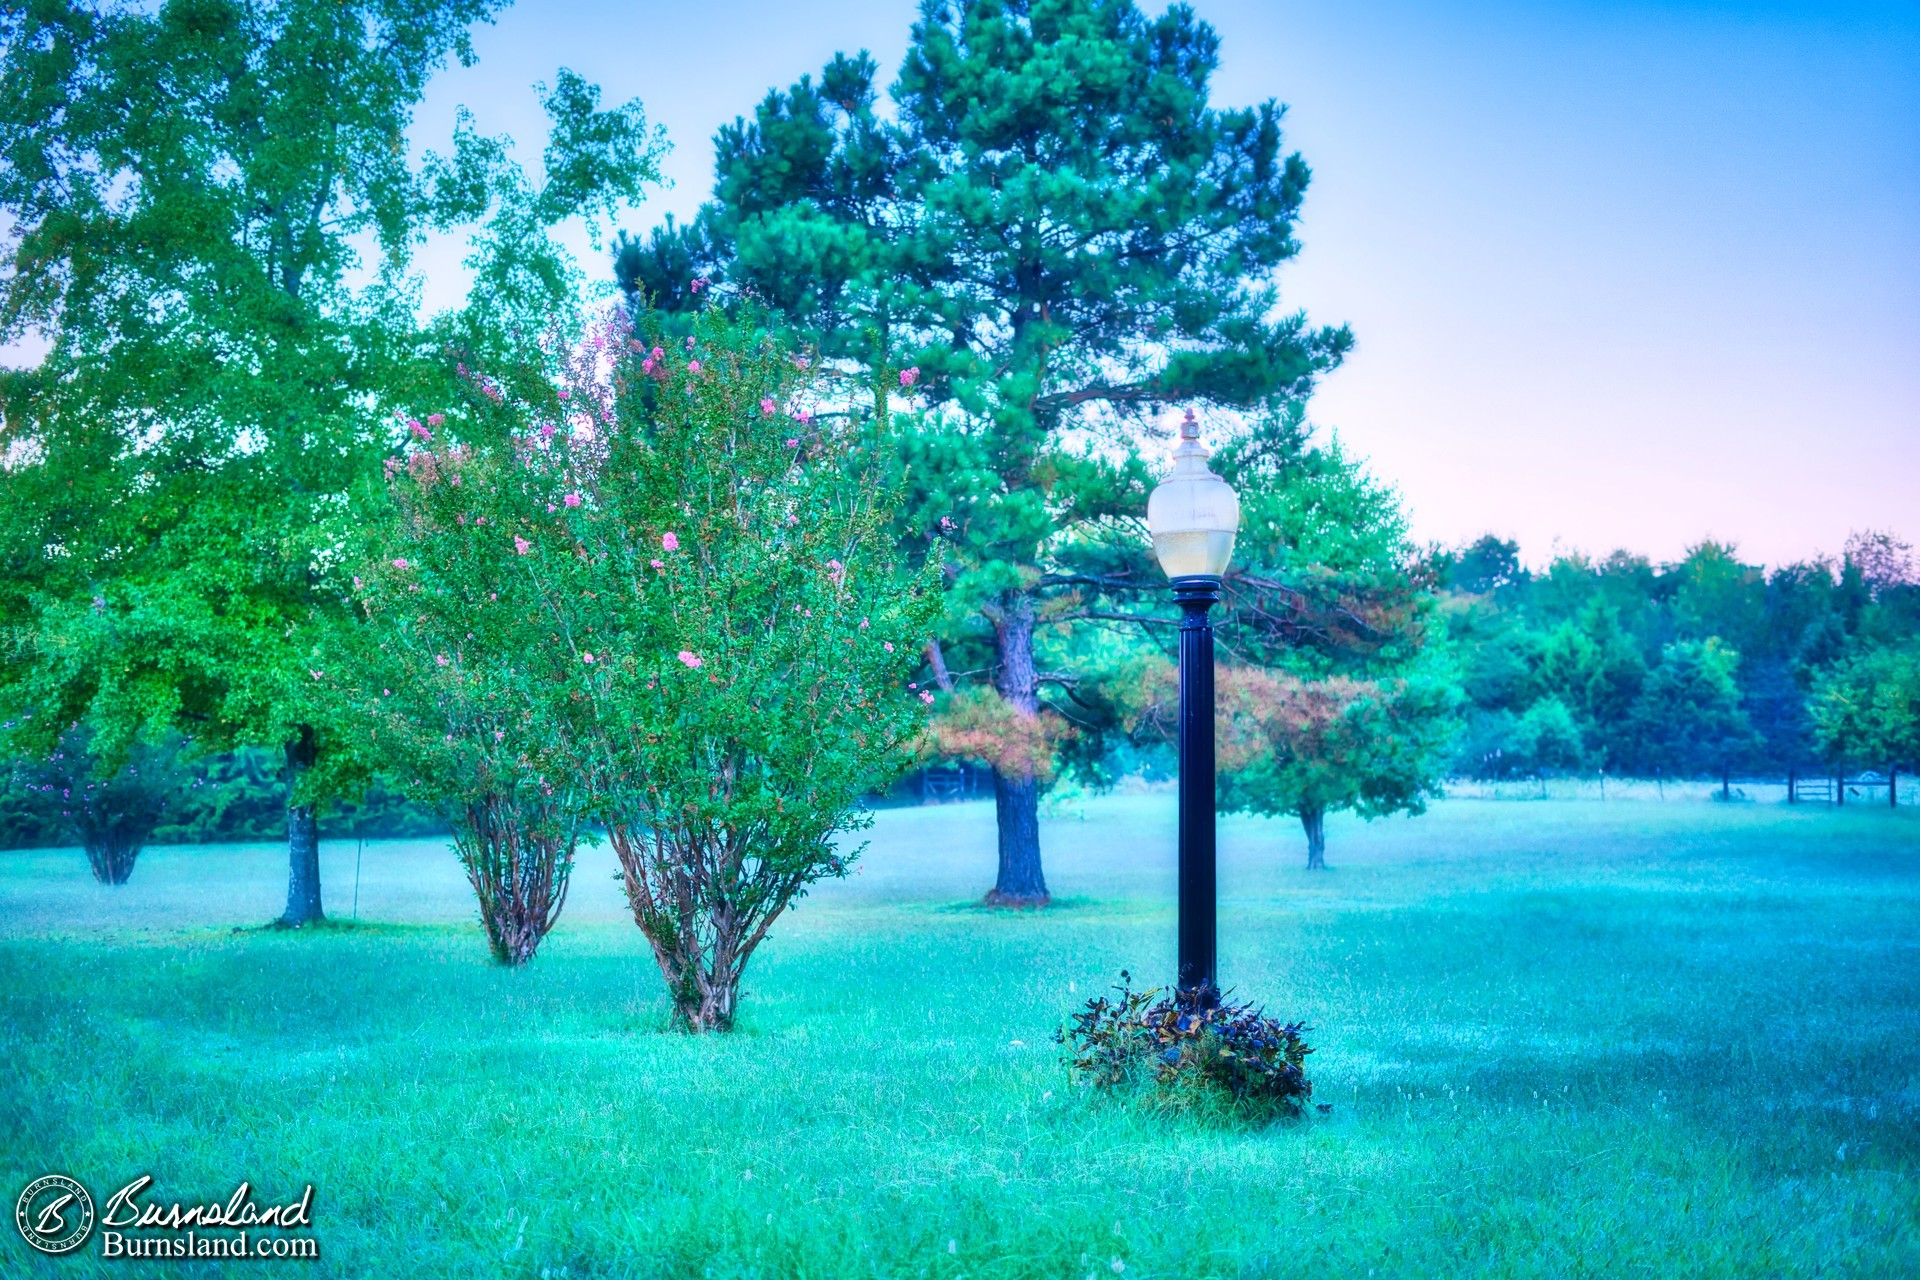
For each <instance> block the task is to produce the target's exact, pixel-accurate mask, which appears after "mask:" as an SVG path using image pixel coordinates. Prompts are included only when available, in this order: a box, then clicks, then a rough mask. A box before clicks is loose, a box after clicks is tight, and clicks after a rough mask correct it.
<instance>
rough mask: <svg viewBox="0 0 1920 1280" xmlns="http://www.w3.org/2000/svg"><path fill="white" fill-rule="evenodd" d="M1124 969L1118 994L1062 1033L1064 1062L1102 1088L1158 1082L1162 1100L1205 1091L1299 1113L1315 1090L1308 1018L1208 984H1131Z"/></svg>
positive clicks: (1262, 1112)
mask: <svg viewBox="0 0 1920 1280" xmlns="http://www.w3.org/2000/svg"><path fill="white" fill-rule="evenodd" d="M1132 986H1133V978H1132V975H1131V974H1129V973H1127V972H1126V971H1125V970H1122V971H1121V973H1120V983H1119V985H1118V986H1116V987H1115V988H1114V990H1115V992H1116V996H1115V998H1114V999H1112V1000H1109V999H1108V998H1107V997H1105V996H1095V997H1093V999H1091V1000H1089V1001H1087V1005H1086V1007H1085V1008H1084V1009H1082V1010H1080V1011H1079V1012H1078V1013H1076V1014H1074V1015H1073V1016H1072V1018H1071V1020H1070V1021H1069V1023H1068V1025H1067V1026H1065V1027H1063V1028H1062V1029H1061V1030H1060V1031H1059V1032H1058V1033H1057V1035H1056V1039H1058V1040H1059V1042H1060V1043H1062V1044H1064V1045H1065V1046H1066V1053H1067V1056H1066V1059H1065V1061H1066V1063H1067V1065H1068V1066H1069V1067H1071V1068H1072V1070H1073V1073H1074V1075H1075V1076H1076V1077H1077V1078H1078V1079H1080V1080H1081V1081H1083V1082H1085V1083H1087V1084H1089V1085H1092V1086H1093V1087H1095V1088H1098V1089H1115V1088H1119V1087H1121V1086H1126V1085H1135V1086H1137V1085H1141V1084H1146V1083H1149V1082H1151V1084H1152V1085H1153V1086H1154V1087H1155V1089H1156V1090H1157V1100H1158V1101H1160V1102H1162V1103H1165V1104H1170V1105H1175V1106H1190V1105H1192V1104H1194V1103H1195V1102H1198V1101H1200V1100H1202V1099H1204V1098H1206V1097H1207V1096H1208V1095H1210V1094H1211V1095H1216V1096H1218V1097H1220V1098H1224V1099H1225V1100H1226V1101H1227V1102H1229V1103H1231V1104H1233V1105H1235V1106H1237V1107H1239V1108H1241V1109H1243V1110H1244V1111H1246V1112H1248V1113H1250V1114H1253V1115H1258V1116H1272V1115H1276V1114H1285V1115H1294V1114H1298V1113H1299V1112H1300V1111H1301V1109H1302V1108H1304V1107H1305V1106H1306V1104H1307V1102H1308V1100H1309V1099H1311V1098H1312V1097H1313V1082H1312V1081H1310V1080H1308V1079H1307V1073H1306V1060H1307V1055H1308V1054H1310V1053H1312V1052H1313V1050H1312V1049H1310V1048H1308V1047H1307V1043H1306V1041H1305V1039H1303V1037H1304V1035H1305V1034H1306V1032H1307V1031H1308V1030H1309V1028H1308V1027H1306V1026H1305V1025H1304V1024H1302V1023H1298V1022H1292V1023H1282V1022H1278V1021H1276V1020H1274V1019H1272V1018H1269V1017H1267V1016H1266V1015H1265V1014H1263V1013H1261V1011H1260V1010H1258V1009H1256V1008H1254V1007H1253V1005H1251V1004H1233V1003H1230V1002H1229V1001H1227V1000H1226V999H1225V998H1224V997H1223V996H1222V995H1221V993H1220V992H1218V991H1216V990H1214V989H1213V988H1212V987H1211V986H1202V987H1193V988H1187V989H1183V990H1176V991H1174V992H1173V993H1172V994H1171V995H1165V994H1163V992H1162V991H1161V989H1159V988H1155V989H1152V990H1148V991H1135V990H1133V989H1132Z"/></svg>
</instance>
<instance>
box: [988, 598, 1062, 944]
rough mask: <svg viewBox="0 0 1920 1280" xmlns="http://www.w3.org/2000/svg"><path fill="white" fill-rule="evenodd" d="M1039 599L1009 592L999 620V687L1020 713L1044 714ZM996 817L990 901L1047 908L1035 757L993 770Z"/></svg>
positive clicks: (996, 622)
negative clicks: (1036, 653) (996, 863)
mask: <svg viewBox="0 0 1920 1280" xmlns="http://www.w3.org/2000/svg"><path fill="white" fill-rule="evenodd" d="M1033 615H1034V608H1033V597H1032V596H1030V595H1028V594H1026V593H1025V592H1013V593H1009V594H1008V595H1007V596H1006V597H1005V598H1004V600H1003V603H1002V606H1001V609H1000V616H999V617H998V618H996V619H995V620H994V639H995V644H996V647H997V648H998V650H999V659H1000V665H999V671H998V673H997V674H996V676H995V679H994V685H995V687H996V688H998V689H999V691H1000V696H1001V698H1003V699H1004V700H1005V701H1006V703H1007V705H1008V706H1010V707H1012V708H1013V710H1014V712H1015V713H1016V714H1018V715H1022V716H1038V715H1039V714H1040V681H1039V678H1038V673H1037V671H1036V669H1035V667H1034V664H1033V622H1034V617H1033ZM993 800H994V816H995V819H996V825H997V827H998V831H999V837H1000V868H999V874H998V876H997V877H996V878H995V880H994V884H993V892H991V893H989V894H988V895H987V901H988V902H990V903H992V904H994V905H995V906H1003V907H1043V906H1045V905H1046V904H1047V903H1048V902H1049V901H1050V900H1051V898H1052V895H1051V894H1049V893H1048V892H1047V878H1046V876H1045V875H1044V874H1043V873H1042V871H1041V867H1040V780H1039V779H1038V778H1037V777H1035V776H1034V762H1033V761H1031V760H1021V761H1002V762H1001V763H999V764H997V765H995V767H994V770H993Z"/></svg>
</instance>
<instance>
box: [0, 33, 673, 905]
mask: <svg viewBox="0 0 1920 1280" xmlns="http://www.w3.org/2000/svg"><path fill="white" fill-rule="evenodd" d="M497 7H498V5H497V3H496V2H495V0H167V2H166V3H162V4H158V5H133V4H124V5H122V4H97V5H96V4H88V3H82V2H81V0H37V2H36V3H33V4H30V5H25V6H18V5H15V6H7V7H5V8H4V9H0V76H4V80H5V83H6V85H7V93H6V94H5V95H4V96H3V97H0V215H4V217H5V218H6V219H8V220H9V221H10V222H11V224H12V227H13V232H14V234H13V236H12V238H11V239H10V240H9V241H8V242H7V244H6V246H5V248H4V250H0V255H3V256H0V339H13V338H17V337H20V336H21V335H23V334H26V333H30V332H37V333H39V334H41V335H43V336H44V337H45V338H46V339H47V340H48V341H49V342H50V344H51V347H50V350H49V351H48V353H47V355H46V358H45V359H44V360H43V361H42V362H41V363H40V365H39V366H38V367H36V368H33V369H30V370H23V371H10V372H7V373H6V374H5V375H4V377H3V378H0V415H3V418H4V428H3V430H0V460H4V466H5V467H6V484H5V486H4V488H3V489H0V566H3V568H4V572H0V609H4V611H5V619H4V621H5V638H6V643H7V645H8V649H9V652H8V654H7V661H6V664H5V667H4V675H0V694H3V695H4V697H5V699H6V701H7V702H8V703H9V704H10V705H11V706H12V707H13V708H14V709H15V710H16V711H17V712H18V714H17V715H16V716H15V717H13V718H14V720H15V724H16V730H17V731H16V733H15V735H14V742H15V747H16V749H17V750H26V751H33V750H39V751H44V750H46V749H47V748H48V747H49V746H50V742H51V737H52V735H55V734H57V733H58V732H60V731H62V730H64V728H65V727H66V726H68V725H71V724H74V723H78V722H79V721H81V720H82V719H84V720H86V721H87V722H88V723H89V724H92V725H94V726H97V731H98V734H99V737H98V749H99V750H101V751H102V752H103V753H105V754H106V755H108V756H109V757H111V756H112V754H113V753H114V752H116V751H119V750H121V749H123V748H124V746H125V744H127V743H129V742H131V741H132V740H133V739H134V738H135V737H136V736H137V734H138V733H139V732H140V731H141V730H142V728H143V727H147V728H152V727H156V726H167V725H175V724H178V725H186V726H191V731H192V732H193V734H194V735H195V737H196V738H197V739H199V740H200V741H201V742H202V743H203V744H204V745H206V746H207V747H208V748H210V749H217V748H220V747H224V746H232V745H236V744H248V743H251V744H259V745H266V746H272V747H276V748H279V749H281V750H283V751H284V757H285V760H286V764H287V768H288V773H289V775H290V778H291V782H292V787H291V790H290V792H289V801H288V810H287V816H288V832H289V854H290V857H289V863H290V869H289V884H288V900H287V910H286V913H285V916H284V917H283V918H284V920H285V921H286V922H287V923H289V924H295V925H298V924H302V923H305V922H308V921H311V920H315V919H318V918H320V917H321V914H322V909H321V898H320V883H319V861H318V825H317V814H316V810H315V805H316V802H317V801H318V800H320V799H321V798H323V797H324V796H326V795H328V794H329V793H331V792H337V791H338V790H339V789H340V788H341V787H342V786H343V785H346V784H347V783H348V782H349V781H350V779H348V778H347V777H345V776H344V774H343V772H342V771H343V769H344V768H345V763H346V761H348V760H349V759H350V757H348V756H345V755H342V754H339V753H333V752H331V750H330V742H331V739H332V737H333V734H334V731H335V726H332V725H329V724H328V723H327V722H326V719H325V716H324V709H325V708H324V706H323V705H322V701H321V700H320V699H319V698H318V696H317V693H316V687H315V682H314V681H313V680H312V679H311V678H310V676H309V675H308V671H309V670H310V669H311V667H312V665H313V655H314V652H315V650H316V646H318V645H320V644H322V643H323V641H324V639H325V637H326V635H327V634H328V633H329V632H330V631H331V630H332V629H334V628H337V627H339V626H342V625H346V624H347V623H348V620H349V614H348V612H347V606H346V599H347V596H348V594H349V592H348V591H347V589H346V586H345V584H344V583H343V582H341V581H340V580H339V579H340V569H341V566H342V563H343V560H342V549H343V548H344V547H345V546H347V545H349V544H350V542H351V534H352V529H353V525H354V517H353V516H352V514H351V513H350V506H349V502H348V495H349V493H350V491H351V490H352V488H353V486H354V484H355V482H356V481H357V480H358V479H359V478H361V477H363V476H365V475H367V474H369V473H370V472H371V471H373V470H374V469H375V468H377V466H378V460H379V457H380V456H381V455H382V453H384V452H385V451H386V449H387V448H388V447H389V446H390V444H391V443H392V438H393V435H394V433H395V432H396V431H397V430H398V420H397V418H396V417H395V416H394V414H395V411H397V410H398V409H400V408H402V407H403V406H404V405H405V404H407V403H409V402H410V401H411V400H414V399H416V398H420V397H422V396H423V395H425V394H426V392H425V390H424V389H425V388H428V387H439V386H442V385H444V383H445V377H446V375H445V370H444V368H443V365H444V363H445V362H446V359H447V357H446V356H445V355H444V352H445V350H446V348H447V345H448V343H450V342H478V341H479V340H480V339H481V338H483V337H484V336H485V335H486V334H487V333H488V332H490V331H491V332H505V331H509V330H512V329H513V328H514V327H515V326H516V325H518V324H519V323H520V322H521V320H522V319H525V318H527V317H531V320H530V321H529V322H530V323H531V324H532V326H533V331H534V332H538V331H539V328H540V327H541V321H540V319H539V316H538V314H537V313H538V312H539V310H540V302H541V300H542V299H545V298H550V297H552V296H553V295H554V294H555V293H556V291H557V290H558V289H559V287H560V286H561V285H562V284H563V283H564V276H565V271H564V267H565V262H564V257H563V255H560V254H559V253H558V251H557V250H555V249H554V248H553V247H552V245H551V242H550V238H549V237H548V236H547V234H546V231H547V228H549V227H551V226H552V225H553V224H554V223H555V222H557V221H559V220H560V219H562V218H564V217H567V216H570V215H572V214H575V213H580V212H588V213H599V214H601V215H605V214H610V213H611V212H612V210H613V209H614V208H615V207H617V205H618V204H619V203H620V202H622V201H625V200H627V199H630V198H632V197H634V196H635V195H636V194H637V193H638V190H639V188H640V185H641V184H642V182H643V181H644V180H646V179H649V178H652V177H653V176H654V156H655V154H656V152H657V149H658V141H657V139H656V137H655V136H654V135H653V134H651V133H649V132H648V131H647V129H646V128H645V126H644V123H643V121H642V119H641V117H640V113H639V109H638V107H637V106H635V105H628V106H624V107H619V108H615V109H612V110H606V111H602V110H600V109H599V108H598V104H597V94H596V91H595V90H593V89H592V88H591V87H590V86H588V85H586V84H585V83H584V82H583V81H581V80H580V79H579V77H577V76H574V75H572V74H571V73H566V72H563V73H562V74H561V75H560V76H559V77H558V79H557V81H556V83H555V85H554V87H553V88H552V89H551V90H549V91H547V93H546V95H545V98H546V104H547V107H548V110H549V113H550V114H551V115H552V117H553V120H554V131H553V136H552V141H551V143H550V145H549V147H548V149H547V153H546V157H545V159H546V164H545V169H546V179H545V181H544V183H543V184H541V185H539V186H538V187H537V188H536V187H535V186H534V185H533V184H532V183H530V182H529V181H528V180H527V179H526V178H525V177H524V175H522V174H521V173H520V172H519V170H518V169H517V167H515V166H514V165H512V164H511V163H510V162H509V161H508V159H507V153H506V149H505V144H504V143H503V142H501V141H499V140H495V139H486V138H482V137H479V136H477V135H475V134H474V133H473V132H472V130H471V128H470V127H469V126H467V125H466V124H465V123H464V122H463V124H462V126H461V128H460V129H459V131H458V132H457V134H456V137H455V140H454V147H453V149H452V151H451V152H450V153H449V154H448V155H445V156H432V155H430V156H428V157H427V158H426V159H425V161H424V162H423V163H420V164H413V163H410V162H409V159H408V156H407V149H406V145H405V141H404V133H405V130H406V128H407V125H408V124H409V122H410V120H411V118H412V112H413V109H414V106H415V105H416V104H417V103H418V101H419V100H420V96H421V92H422V90H423V88H424V86H425V84H426V81H427V78H428V77H429V76H430V75H431V74H432V73H433V72H434V71H435V70H436V69H437V68H439V67H440V66H442V65H443V64H444V63H445V62H446V61H447V60H448V59H449V58H454V59H458V60H459V61H461V62H462V63H466V62H470V61H471V60H472V56H473V55H472V46H471V42H470V39H469V34H468V32H469V28H470V27H471V26H472V24H473V23H475V22H476V21H480V20H484V19H486V18H487V17H488V15H490V14H491V13H492V12H493V11H494V10H495V9H496V8H497ZM476 222H484V223H486V224H487V227H488V230H487V232H486V234H485V235H484V236H483V237H482V240H481V244H480V247H479V253H478V255H477V259H476V265H477V274H478V276H479V285H478V287H477V288H476V293H475V301H476V305H478V306H481V307H484V308H485V309H486V310H487V313H488V314H487V321H488V324H481V323H477V322H468V323H448V324H446V325H443V326H441V327H439V329H437V330H435V329H430V328H428V327H426V326H423V325H421V324H420V323H419V322H418V321H417V319H416V314H415V313H416V301H417V281H416V279H415V278H414V277H413V276H412V275H411V274H410V269H409V262H410V256H411V254H412V252H413V250H414V248H415V246H416V244H417V243H418V241H419V239H420V237H421V235H422V234H423V233H424V232H425V231H427V230H429V229H433V228H452V227H456V226H459V225H463V224H470V223H476ZM363 249H366V250H370V251H371V254H370V257H369V258H365V259H363V256H362V252H361V251H362V250H363ZM28 717H31V718H28Z"/></svg>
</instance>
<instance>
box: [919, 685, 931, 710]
mask: <svg viewBox="0 0 1920 1280" xmlns="http://www.w3.org/2000/svg"><path fill="white" fill-rule="evenodd" d="M920 701H922V702H924V703H926V704H927V705H928V706H932V705H933V695H932V694H931V693H929V692H927V691H926V690H925V689H922V690H921V691H920Z"/></svg>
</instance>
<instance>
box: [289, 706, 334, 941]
mask: <svg viewBox="0 0 1920 1280" xmlns="http://www.w3.org/2000/svg"><path fill="white" fill-rule="evenodd" d="M316 754H317V744H316V743H315V742H314V736H313V729H312V727H311V726H309V725H302V726H301V727H300V736H299V737H298V738H296V739H294V740H293V741H292V742H291V743H289V744H287V781H288V790H289V793H290V794H291V793H293V792H294V791H295V789H297V788H298V787H299V785H300V775H301V774H303V773H305V772H306V771H307V770H308V769H311V768H313V762H314V759H315V756H316ZM324 919H326V913H325V912H323V911H322V910H321V909H320V819H319V815H318V814H317V813H315V812H314V807H313V806H312V805H310V804H289V805H288V806H287V910H286V913H285V914H284V915H282V916H281V917H280V920H279V923H280V925H281V926H283V927H284V928H289V929H298V928H300V927H301V926H302V925H308V924H313V923H315V922H316V921H320V920H324Z"/></svg>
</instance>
